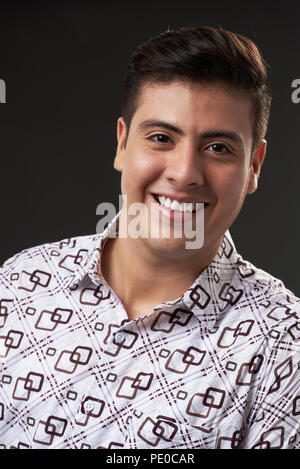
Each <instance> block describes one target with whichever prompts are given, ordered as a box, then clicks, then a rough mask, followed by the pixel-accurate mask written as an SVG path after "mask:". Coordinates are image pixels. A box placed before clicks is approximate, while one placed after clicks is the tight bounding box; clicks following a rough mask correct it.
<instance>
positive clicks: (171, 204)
mask: <svg viewBox="0 0 300 469" xmlns="http://www.w3.org/2000/svg"><path fill="white" fill-rule="evenodd" d="M158 200H159V202H160V204H161V205H164V206H165V207H167V208H169V209H170V210H174V211H175V212H193V211H194V210H196V209H198V208H199V206H200V204H199V203H195V202H190V203H187V202H182V203H180V202H178V200H173V201H171V200H170V199H169V197H164V196H163V195H159V196H158Z"/></svg>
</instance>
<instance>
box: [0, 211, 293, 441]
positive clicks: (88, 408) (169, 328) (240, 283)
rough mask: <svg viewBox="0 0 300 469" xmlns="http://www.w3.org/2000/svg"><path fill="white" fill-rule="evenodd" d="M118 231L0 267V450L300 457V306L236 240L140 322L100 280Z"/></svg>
mask: <svg viewBox="0 0 300 469" xmlns="http://www.w3.org/2000/svg"><path fill="white" fill-rule="evenodd" d="M116 221H117V217H116V218H115V219H114V220H113V222H112V224H111V225H110V226H109V227H108V229H107V230H105V232H104V233H102V234H96V235H88V236H80V237H76V238H71V239H65V240H62V241H60V242H54V243H48V244H44V245H42V246H38V247H33V248H30V249H26V250H24V251H22V252H21V253H19V254H17V255H15V256H14V257H12V258H11V259H9V260H8V261H6V262H5V263H4V265H3V266H2V268H1V269H0V365H1V366H0V372H1V375H0V447H1V448H73V449H75V448H119V449H122V448H126V449H134V448H141V449H142V448H152V449H154V448H178V449H182V448H188V449H192V448H258V449H260V448H262V449H264V448H266V449H269V448H300V418H299V416H300V389H299V366H300V355H299V340H300V320H299V313H300V304H299V299H298V298H296V297H295V296H294V295H293V294H292V293H291V292H290V291H289V290H287V289H286V288H285V287H284V285H283V284H282V282H281V281H280V280H278V279H275V278H274V277H272V276H271V275H269V274H267V273H265V272H263V271H262V270H259V269H257V268H256V267H254V266H253V265H252V264H250V263H249V262H247V261H245V260H243V259H242V258H241V256H240V255H239V254H238V253H237V252H236V250H235V247H234V244H233V241H232V239H231V237H230V234H229V232H227V233H226V234H225V235H224V239H223V242H222V245H221V247H220V249H219V252H218V253H217V255H216V256H215V258H214V259H213V261H212V262H211V263H210V265H209V266H208V267H207V268H206V269H205V270H204V271H203V272H202V273H201V275H200V276H199V277H198V278H197V279H196V280H195V282H194V283H193V285H191V287H190V288H189V289H188V290H187V291H186V292H185V294H184V295H183V296H182V297H180V298H178V299H177V300H175V301H169V302H166V303H164V304H161V305H157V307H155V309H154V310H153V311H152V312H151V314H148V315H147V316H144V317H141V318H139V319H136V320H131V321H129V320H128V316H127V314H126V311H125V309H124V306H123V305H122V303H121V302H120V300H119V298H118V297H117V296H116V294H115V293H114V292H113V291H112V290H111V289H110V288H109V287H108V285H107V284H106V282H105V280H104V279H103V278H102V277H101V275H100V274H99V273H98V269H97V267H98V264H99V262H100V261H101V253H102V251H103V247H104V244H105V241H106V240H107V239H108V236H109V233H110V232H111V230H112V227H113V226H114V224H115V223H116ZM158 275H159V273H158ZM162 281H163V279H162Z"/></svg>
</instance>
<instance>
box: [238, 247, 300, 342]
mask: <svg viewBox="0 0 300 469" xmlns="http://www.w3.org/2000/svg"><path fill="white" fill-rule="evenodd" d="M233 284H234V285H238V286H239V288H240V289H241V290H242V291H243V295H242V297H243V298H242V300H243V303H244V305H245V306H246V309H247V311H248V312H249V313H251V315H252V316H255V318H253V319H255V322H258V323H260V324H263V325H264V328H266V330H268V333H269V334H271V336H272V330H273V335H276V333H275V330H278V331H279V330H280V331H282V332H284V331H287V330H290V331H291V330H294V329H298V327H299V326H300V323H299V321H300V299H299V298H298V297H297V296H296V295H295V294H294V293H293V292H292V291H291V290H289V289H288V288H287V287H286V286H285V284H284V283H283V281H282V280H280V279H278V278H276V277H274V276H273V275H271V274H269V273H268V272H266V271H264V270H262V269H260V268H257V267H255V266H254V265H253V264H252V263H250V262H249V261H247V260H244V259H243V258H242V257H241V256H238V257H237V261H236V263H235V269H234V278H233ZM297 336H299V338H300V327H299V330H298V334H297Z"/></svg>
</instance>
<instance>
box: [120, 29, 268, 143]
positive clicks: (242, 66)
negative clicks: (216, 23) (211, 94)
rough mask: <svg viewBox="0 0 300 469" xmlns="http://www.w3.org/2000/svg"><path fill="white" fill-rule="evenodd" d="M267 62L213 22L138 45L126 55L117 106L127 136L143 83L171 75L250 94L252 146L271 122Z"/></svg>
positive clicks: (248, 43)
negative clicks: (125, 66) (119, 101)
mask: <svg viewBox="0 0 300 469" xmlns="http://www.w3.org/2000/svg"><path fill="white" fill-rule="evenodd" d="M267 67H268V65H267V64H266V62H265V61H264V59H263V57H262V55H261V53H260V51H259V49H258V48H257V46H256V45H255V44H254V42H253V41H251V40H250V39H249V38H247V37H245V36H243V35H241V34H236V33H233V32H231V31H228V30H226V29H223V28H221V27H219V28H218V29H217V28H213V27H211V26H198V27H197V26H190V27H184V28H180V29H171V30H170V29H169V30H167V31H166V32H164V33H161V34H159V35H157V36H155V37H153V38H151V39H149V40H148V41H146V42H144V43H142V44H140V45H138V46H137V47H136V48H135V50H134V51H133V53H132V55H131V57H130V60H129V66H128V70H127V74H126V76H125V82H124V87H123V97H122V109H121V113H122V116H123V118H124V120H125V123H126V127H127V136H128V132H129V128H130V123H131V120H132V117H133V115H134V113H135V111H136V109H137V106H138V97H139V92H140V90H141V87H142V86H143V85H144V84H146V83H170V82H172V81H174V80H181V81H184V82H186V83H191V84H194V83H203V84H227V85H229V86H231V87H233V88H235V89H238V90H247V91H248V92H249V93H250V96H252V102H253V105H254V107H253V110H254V112H253V115H252V120H253V145H252V151H253V150H254V148H255V146H256V145H257V144H258V143H259V142H260V140H261V139H262V138H264V136H265V134H266V131H267V126H268V121H269V115H270V107H271V100H272V97H271V92H270V87H269V84H268V82H267Z"/></svg>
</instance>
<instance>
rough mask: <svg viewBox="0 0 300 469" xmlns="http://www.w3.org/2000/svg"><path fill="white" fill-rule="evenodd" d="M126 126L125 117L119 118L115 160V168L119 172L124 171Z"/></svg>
mask: <svg viewBox="0 0 300 469" xmlns="http://www.w3.org/2000/svg"><path fill="white" fill-rule="evenodd" d="M126 134H127V129H126V124H125V121H124V119H123V117H119V119H118V122H117V138H118V146H117V152H116V156H115V160H114V168H115V169H116V170H117V171H121V172H122V170H123V162H124V156H125V144H126Z"/></svg>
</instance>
